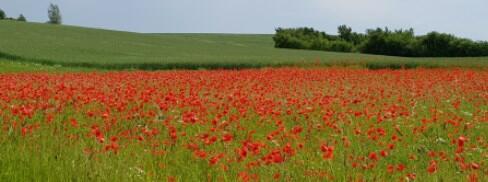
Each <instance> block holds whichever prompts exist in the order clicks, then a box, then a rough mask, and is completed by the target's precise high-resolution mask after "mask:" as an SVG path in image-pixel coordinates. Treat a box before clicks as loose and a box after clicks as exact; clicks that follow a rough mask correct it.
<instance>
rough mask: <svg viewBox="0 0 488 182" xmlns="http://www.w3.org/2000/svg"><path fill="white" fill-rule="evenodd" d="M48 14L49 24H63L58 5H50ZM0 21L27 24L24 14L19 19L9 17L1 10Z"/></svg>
mask: <svg viewBox="0 0 488 182" xmlns="http://www.w3.org/2000/svg"><path fill="white" fill-rule="evenodd" d="M47 13H48V18H49V21H48V22H47V23H50V24H61V23H62V17H61V10H60V9H59V6H58V5H55V4H50V5H49V8H48V10H47ZM0 20H16V21H22V22H26V21H27V18H26V17H25V16H24V15H23V14H20V15H19V17H18V18H12V17H7V14H6V13H5V11H3V10H2V9H0Z"/></svg>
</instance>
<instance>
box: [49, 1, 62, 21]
mask: <svg viewBox="0 0 488 182" xmlns="http://www.w3.org/2000/svg"><path fill="white" fill-rule="evenodd" d="M47 14H48V16H49V21H48V23H51V24H61V23H62V18H61V11H60V10H59V7H58V5H55V4H50V5H49V8H48V10H47Z"/></svg>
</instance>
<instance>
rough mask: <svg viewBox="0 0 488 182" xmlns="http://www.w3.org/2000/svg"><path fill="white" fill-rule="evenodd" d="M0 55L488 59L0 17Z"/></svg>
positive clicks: (208, 63) (67, 61) (453, 62)
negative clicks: (292, 46) (281, 44)
mask: <svg viewBox="0 0 488 182" xmlns="http://www.w3.org/2000/svg"><path fill="white" fill-rule="evenodd" d="M0 57H1V58H4V59H9V60H13V61H18V62H20V61H23V62H30V63H40V64H43V65H59V66H68V67H88V68H103V69H143V70H157V69H172V68H180V69H199V68H206V69H213V68H232V69H238V68H257V67H268V66H269V67H274V66H294V65H298V66H315V65H316V64H317V63H320V65H323V66H360V67H368V68H372V69H377V68H385V67H389V68H401V67H406V68H414V67H419V66H421V67H451V66H455V67H471V68H473V67H485V66H486V65H488V58H486V57H482V58H400V57H390V56H377V55H365V54H355V53H332V52H323V51H306V50H289V49H277V48H274V47H273V40H272V35H234V34H141V33H130V32H121V31H109V30H101V29H90V28H81V27H73V26H58V25H48V24H39V23H22V22H14V21H0Z"/></svg>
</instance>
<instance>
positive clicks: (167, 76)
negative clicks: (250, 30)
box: [0, 68, 488, 181]
mask: <svg viewBox="0 0 488 182" xmlns="http://www.w3.org/2000/svg"><path fill="white" fill-rule="evenodd" d="M487 149H488V71H485V70H469V69H414V70H375V71H373V70H366V69H353V68H349V69H347V68H314V69H302V68H279V69H256V70H240V71H234V70H215V71H203V70H202V71H161V72H93V73H9V74H0V169H1V171H0V181H487V180H488V177H487V176H488V167H487V166H488V150H487Z"/></svg>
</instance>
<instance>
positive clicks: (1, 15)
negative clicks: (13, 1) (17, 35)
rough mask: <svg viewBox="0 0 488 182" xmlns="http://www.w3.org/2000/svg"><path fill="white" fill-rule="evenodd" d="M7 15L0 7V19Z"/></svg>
mask: <svg viewBox="0 0 488 182" xmlns="http://www.w3.org/2000/svg"><path fill="white" fill-rule="evenodd" d="M6 17H7V15H6V14H5V11H3V10H2V9H0V20H3V19H5V18H6Z"/></svg>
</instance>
